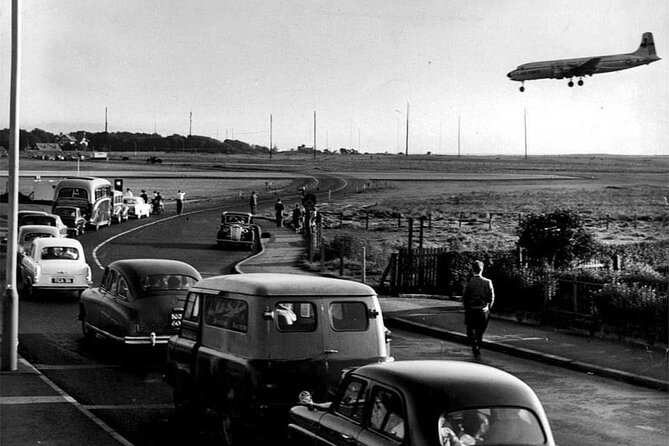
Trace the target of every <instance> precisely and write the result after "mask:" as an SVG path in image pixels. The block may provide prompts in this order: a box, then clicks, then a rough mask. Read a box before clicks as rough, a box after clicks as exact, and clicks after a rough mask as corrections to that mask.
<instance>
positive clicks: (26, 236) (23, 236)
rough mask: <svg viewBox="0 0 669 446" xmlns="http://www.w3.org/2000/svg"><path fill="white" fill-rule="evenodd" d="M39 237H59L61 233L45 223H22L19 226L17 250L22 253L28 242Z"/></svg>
mask: <svg viewBox="0 0 669 446" xmlns="http://www.w3.org/2000/svg"><path fill="white" fill-rule="evenodd" d="M39 237H53V238H60V237H62V235H61V234H60V231H58V228H56V227H55V226H46V225H24V226H21V227H20V228H19V233H18V242H17V245H18V248H17V249H18V251H19V254H22V253H23V252H24V251H25V249H26V248H27V247H28V245H30V243H31V242H32V241H33V240H34V239H36V238H39Z"/></svg>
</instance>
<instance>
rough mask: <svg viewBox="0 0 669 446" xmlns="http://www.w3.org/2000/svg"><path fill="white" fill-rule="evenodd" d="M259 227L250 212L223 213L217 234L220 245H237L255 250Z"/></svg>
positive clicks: (217, 241)
mask: <svg viewBox="0 0 669 446" xmlns="http://www.w3.org/2000/svg"><path fill="white" fill-rule="evenodd" d="M256 232H257V226H255V225H254V224H253V215H252V214H249V213H248V212H227V211H226V212H223V213H222V214H221V224H220V226H219V227H218V233H217V234H216V243H217V244H218V245H235V246H244V247H247V248H253V247H254V246H255V243H256Z"/></svg>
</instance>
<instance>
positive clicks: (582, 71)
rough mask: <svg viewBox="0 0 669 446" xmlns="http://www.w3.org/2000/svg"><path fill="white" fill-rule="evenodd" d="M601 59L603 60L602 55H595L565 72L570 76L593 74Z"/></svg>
mask: <svg viewBox="0 0 669 446" xmlns="http://www.w3.org/2000/svg"><path fill="white" fill-rule="evenodd" d="M600 60H602V58H601V57H593V58H592V59H588V60H587V61H585V62H583V63H582V64H580V65H577V66H575V67H573V68H570V69H569V70H567V72H566V73H565V74H568V75H569V76H592V75H593V74H594V73H595V70H597V64H599V61H600Z"/></svg>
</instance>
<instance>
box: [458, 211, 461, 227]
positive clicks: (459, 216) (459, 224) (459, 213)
mask: <svg viewBox="0 0 669 446" xmlns="http://www.w3.org/2000/svg"><path fill="white" fill-rule="evenodd" d="M458 228H460V229H462V212H458Z"/></svg>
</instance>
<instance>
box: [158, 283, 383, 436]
mask: <svg viewBox="0 0 669 446" xmlns="http://www.w3.org/2000/svg"><path fill="white" fill-rule="evenodd" d="M388 342H389V340H388V339H387V330H386V328H385V326H384V324H383V317H382V315H381V307H380V305H379V301H378V299H377V296H376V293H375V292H374V290H373V289H372V288H370V287H369V286H367V285H364V284H361V283H357V282H352V281H348V280H341V279H332V278H325V277H317V276H305V275H298V274H270V273H250V274H238V275H236V274H232V275H226V276H216V277H209V278H207V279H204V280H202V281H200V282H198V283H197V284H196V285H195V286H194V287H193V288H192V289H191V290H190V293H189V294H188V297H187V300H186V307H185V310H184V319H183V321H182V324H181V330H180V332H179V335H178V336H174V337H173V338H172V339H170V341H169V343H168V351H167V354H168V359H167V369H166V376H165V379H166V381H167V382H168V383H169V384H170V385H172V387H173V389H174V403H175V406H176V407H177V409H178V410H184V411H187V412H190V410H191V409H192V408H198V407H199V408H202V407H204V408H208V409H210V410H211V411H212V412H213V413H215V414H217V415H218V416H219V417H220V419H221V425H222V426H223V433H224V435H225V438H226V440H227V443H228V445H235V444H244V445H245V444H249V442H250V441H251V440H253V438H252V437H253V435H250V434H251V433H253V434H261V433H263V432H264V433H265V434H267V433H269V432H272V430H271V429H270V428H269V426H270V425H271V426H274V427H276V428H277V429H279V430H281V431H283V430H284V429H285V426H286V423H287V418H286V417H287V415H288V410H289V408H290V407H291V406H292V405H293V404H294V402H295V399H294V398H295V395H296V394H297V392H298V391H299V390H302V389H304V388H308V389H310V390H311V391H312V392H314V394H315V395H318V396H319V397H321V398H325V397H326V395H327V394H328V392H329V391H330V390H334V389H335V388H336V385H337V384H338V382H339V379H340V377H341V373H342V371H343V370H345V369H346V368H349V367H357V366H360V365H363V364H369V363H374V362H383V361H392V357H390V356H389V346H388ZM267 444H270V443H267Z"/></svg>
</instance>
